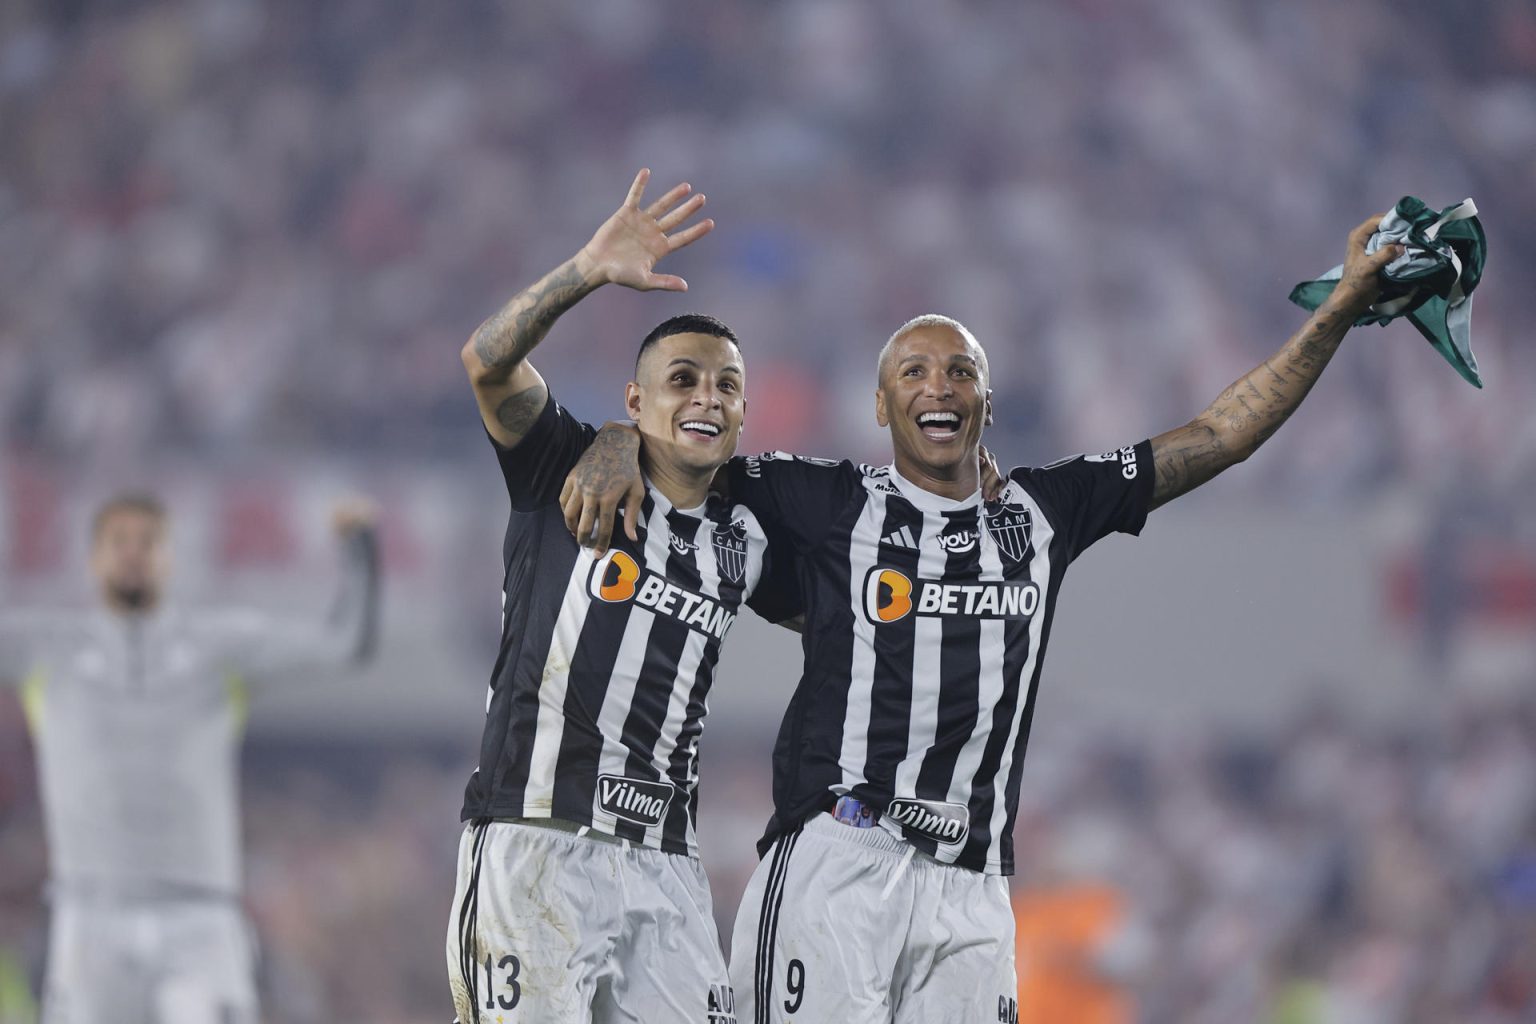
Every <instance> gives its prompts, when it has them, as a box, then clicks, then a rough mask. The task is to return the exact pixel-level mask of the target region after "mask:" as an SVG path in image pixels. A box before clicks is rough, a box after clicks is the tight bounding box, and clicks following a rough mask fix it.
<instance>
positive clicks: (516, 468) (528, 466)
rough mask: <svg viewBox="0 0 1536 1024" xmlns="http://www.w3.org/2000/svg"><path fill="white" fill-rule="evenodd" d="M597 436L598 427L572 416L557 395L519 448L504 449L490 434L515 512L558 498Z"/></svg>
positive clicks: (534, 507)
mask: <svg viewBox="0 0 1536 1024" xmlns="http://www.w3.org/2000/svg"><path fill="white" fill-rule="evenodd" d="M596 436H597V430H596V428H594V427H592V426H591V425H590V424H586V423H582V422H581V421H580V420H578V419H576V417H574V416H572V415H571V414H570V413H569V412H567V411H566V410H565V408H564V407H563V406H561V405H560V403H558V402H556V401H555V398H554V396H553V395H551V396H550V397H549V400H548V401H546V402H545V403H544V409H543V410H542V411H541V412H540V413H539V418H538V419H537V420H535V421H534V424H533V426H532V428H530V429H529V431H528V433H527V434H525V435H523V439H522V440H521V441H519V442H518V443H517V445H516V446H515V447H512V448H506V447H503V446H502V445H501V444H500V443H499V442H497V440H496V439H495V438H493V437H491V436H490V434H489V433H487V434H486V437H487V438H488V439H489V440H490V442H491V446H492V447H493V448H495V449H496V461H497V462H498V463H500V465H501V476H502V479H503V480H505V481H506V484H507V496H508V497H509V498H511V499H512V508H513V510H514V511H517V512H531V511H533V510H534V509H536V508H539V507H540V506H543V505H548V504H549V503H551V502H553V501H555V500H556V499H558V498H559V497H560V488H562V487H563V486H565V477H566V474H567V473H569V472H570V471H571V469H572V467H574V466H575V465H576V462H577V460H578V459H580V458H581V454H582V452H584V451H586V450H587V448H588V446H590V445H591V444H592V439H593V438H594V437H596Z"/></svg>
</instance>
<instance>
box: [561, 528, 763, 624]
mask: <svg viewBox="0 0 1536 1024" xmlns="http://www.w3.org/2000/svg"><path fill="white" fill-rule="evenodd" d="M587 590H588V591H589V592H590V593H591V595H592V596H593V597H595V598H597V599H598V600H599V601H606V602H607V603H609V604H619V603H621V602H624V601H634V602H635V603H636V604H638V605H640V606H641V607H643V608H649V609H650V610H651V611H653V612H656V613H657V614H658V615H665V616H666V617H667V618H669V619H676V620H677V621H678V622H681V623H682V624H683V625H685V626H687V627H688V628H689V629H693V630H697V631H698V632H700V633H704V634H707V635H708V636H712V637H714V638H715V639H716V640H724V639H725V634H726V633H727V632H728V631H729V630H730V628H731V624H732V623H734V622H735V621H736V613H735V612H733V611H731V610H730V609H728V608H726V607H725V606H724V605H722V604H721V603H720V602H719V601H716V600H715V599H714V598H710V597H705V596H704V595H703V594H695V593H694V592H693V591H691V590H685V589H683V588H682V587H680V586H678V585H677V584H676V583H673V582H672V581H671V580H669V579H667V578H666V577H665V576H658V575H657V574H656V573H654V572H651V571H650V570H648V569H642V568H640V566H639V564H638V563H636V561H635V560H634V558H633V557H632V556H630V555H629V554H627V553H625V552H623V551H617V550H615V551H610V552H608V554H606V555H604V556H603V557H602V558H600V559H598V560H597V561H596V562H595V563H593V565H592V575H591V577H590V578H589V579H588V581H587Z"/></svg>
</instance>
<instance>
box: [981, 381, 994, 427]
mask: <svg viewBox="0 0 1536 1024" xmlns="http://www.w3.org/2000/svg"><path fill="white" fill-rule="evenodd" d="M981 422H982V423H983V424H984V425H986V426H989V427H990V426H991V425H992V389H991V388H987V418H986V419H984V420H982V421H981Z"/></svg>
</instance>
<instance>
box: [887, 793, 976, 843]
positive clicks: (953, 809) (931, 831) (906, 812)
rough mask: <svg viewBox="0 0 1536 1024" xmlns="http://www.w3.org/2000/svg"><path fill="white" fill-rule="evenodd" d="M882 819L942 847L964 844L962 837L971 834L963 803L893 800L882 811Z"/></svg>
mask: <svg viewBox="0 0 1536 1024" xmlns="http://www.w3.org/2000/svg"><path fill="white" fill-rule="evenodd" d="M885 817H887V818H889V819H890V820H891V821H894V822H896V823H897V824H898V825H900V826H901V827H902V828H904V829H906V830H907V831H909V832H915V833H916V834H917V835H920V836H923V837H924V838H927V839H932V840H933V841H934V842H936V843H942V844H943V845H945V846H954V845H956V844H959V843H963V842H965V837H966V836H967V835H968V834H969V833H970V831H971V823H970V812H969V811H968V810H967V809H966V806H965V804H955V803H948V802H945V801H941V800H909V799H906V798H903V797H897V798H896V799H895V800H892V801H891V803H890V806H889V807H887V808H886V809H885Z"/></svg>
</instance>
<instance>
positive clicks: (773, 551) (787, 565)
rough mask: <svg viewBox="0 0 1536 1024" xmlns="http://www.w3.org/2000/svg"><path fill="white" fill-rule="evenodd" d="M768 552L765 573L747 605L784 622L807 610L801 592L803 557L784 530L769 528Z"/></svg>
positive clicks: (758, 612) (765, 617)
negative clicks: (799, 555) (801, 564)
mask: <svg viewBox="0 0 1536 1024" xmlns="http://www.w3.org/2000/svg"><path fill="white" fill-rule="evenodd" d="M766 532H767V534H768V553H767V555H765V556H764V565H763V575H762V577H761V578H760V579H759V580H758V581H757V588H756V589H755V590H753V591H752V596H751V597H749V598H747V607H748V608H751V609H752V610H753V611H754V612H756V613H757V614H758V615H760V616H762V617H763V618H764V619H767V620H768V621H769V622H784V621H786V620H787V619H793V618H795V617H796V616H798V615H801V614H804V612H805V599H804V598H803V597H802V596H801V593H800V574H799V565H800V560H799V558H798V557H797V556H796V554H795V549H794V545H793V543H792V542H791V541H790V539H789V538H788V537H787V536H785V535H784V534H783V533H782V532H781V531H777V530H772V529H770V530H767V531H766Z"/></svg>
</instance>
